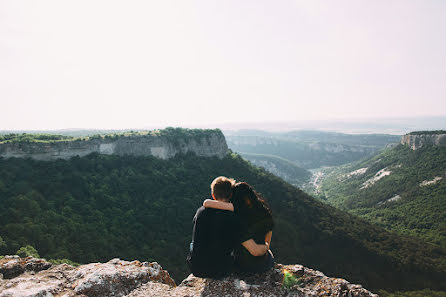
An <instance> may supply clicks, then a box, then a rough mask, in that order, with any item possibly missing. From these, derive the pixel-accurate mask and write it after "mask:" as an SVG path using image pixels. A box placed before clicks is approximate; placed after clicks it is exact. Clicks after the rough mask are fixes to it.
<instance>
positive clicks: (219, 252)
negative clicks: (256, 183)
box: [187, 176, 240, 278]
mask: <svg viewBox="0 0 446 297" xmlns="http://www.w3.org/2000/svg"><path fill="white" fill-rule="evenodd" d="M234 184H235V180H233V179H230V178H227V177H224V176H219V177H217V178H215V179H214V181H213V182H212V183H211V194H212V198H214V199H215V200H219V201H224V202H229V200H230V199H231V197H232V187H233V185H234ZM193 223H194V227H193V234H192V243H191V247H190V254H189V256H188V258H187V262H188V264H189V268H190V270H191V271H192V273H193V274H194V275H195V276H198V277H210V278H220V277H224V276H226V275H228V274H229V273H231V272H232V271H233V267H234V258H233V253H232V251H233V250H234V247H235V246H236V245H238V244H240V243H239V240H238V230H239V229H240V223H239V221H238V220H237V217H236V216H235V215H234V213H233V212H232V211H228V210H220V209H214V208H204V207H203V206H202V207H200V208H199V209H198V210H197V213H196V214H195V216H194V219H193Z"/></svg>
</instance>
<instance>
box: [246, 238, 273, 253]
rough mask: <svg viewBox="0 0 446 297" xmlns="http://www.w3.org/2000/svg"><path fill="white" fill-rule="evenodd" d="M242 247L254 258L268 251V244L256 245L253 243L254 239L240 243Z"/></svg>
mask: <svg viewBox="0 0 446 297" xmlns="http://www.w3.org/2000/svg"><path fill="white" fill-rule="evenodd" d="M242 245H243V246H244V247H245V249H247V250H248V252H249V253H250V254H251V255H253V256H254V257H258V256H263V255H264V254H266V252H267V251H268V250H269V244H268V243H265V244H257V243H256V242H255V241H254V239H252V238H251V239H248V240H246V241H244V242H242Z"/></svg>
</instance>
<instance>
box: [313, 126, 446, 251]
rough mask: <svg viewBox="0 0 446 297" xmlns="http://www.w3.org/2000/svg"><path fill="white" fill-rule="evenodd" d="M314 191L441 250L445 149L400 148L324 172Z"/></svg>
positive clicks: (445, 225)
mask: <svg viewBox="0 0 446 297" xmlns="http://www.w3.org/2000/svg"><path fill="white" fill-rule="evenodd" d="M411 135H425V133H411ZM433 135H438V133H437V134H433ZM403 139H404V138H403ZM417 143H419V142H417ZM320 192H321V193H320V197H321V198H323V199H326V201H327V202H328V203H330V204H332V205H334V206H337V207H339V208H342V209H346V210H349V211H351V212H352V213H355V214H358V215H361V216H363V217H365V218H367V219H368V220H369V221H371V222H374V223H378V224H380V225H381V226H383V227H386V228H387V229H389V230H395V231H398V232H400V233H403V234H411V235H416V236H420V237H422V238H424V239H427V240H430V241H432V242H435V243H437V244H440V245H442V246H444V247H446V147H443V146H438V145H434V144H433V143H431V144H426V143H425V144H424V145H423V146H420V147H417V148H414V147H409V146H408V145H403V144H400V145H398V146H396V147H394V148H390V149H387V150H385V151H383V152H382V153H380V154H378V155H376V156H374V157H371V158H369V159H366V160H363V161H360V162H356V163H352V164H349V165H344V166H341V167H337V168H331V169H327V170H325V172H324V177H323V178H322V183H321V184H320Z"/></svg>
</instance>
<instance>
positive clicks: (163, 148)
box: [0, 128, 228, 161]
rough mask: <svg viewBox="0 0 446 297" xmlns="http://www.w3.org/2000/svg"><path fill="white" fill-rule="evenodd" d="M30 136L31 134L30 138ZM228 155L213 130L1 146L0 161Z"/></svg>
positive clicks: (176, 130) (222, 139)
mask: <svg viewBox="0 0 446 297" xmlns="http://www.w3.org/2000/svg"><path fill="white" fill-rule="evenodd" d="M32 136H33V135H32V134H31V137H32ZM227 152H228V145H227V144H226V140H225V137H224V135H223V133H222V132H221V131H220V130H218V129H216V130H198V129H196V130H189V129H181V128H168V129H164V130H155V131H145V132H135V133H133V134H132V133H129V134H122V135H97V136H95V137H90V138H74V139H61V140H56V141H40V140H39V139H37V140H36V141H34V140H32V141H6V142H3V143H2V142H0V157H3V158H5V159H8V158H12V157H15V158H32V159H35V160H42V161H51V160H56V159H69V158H71V157H75V156H79V157H83V156H86V155H89V154H91V153H99V154H105V155H121V156H122V155H132V156H154V157H157V158H160V159H170V158H172V157H174V156H175V155H177V154H187V153H194V154H196V155H197V156H201V157H213V156H216V157H219V158H222V157H224V156H225V155H226V154H227Z"/></svg>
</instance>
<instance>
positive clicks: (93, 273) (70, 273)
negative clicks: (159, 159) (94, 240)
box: [0, 256, 378, 297]
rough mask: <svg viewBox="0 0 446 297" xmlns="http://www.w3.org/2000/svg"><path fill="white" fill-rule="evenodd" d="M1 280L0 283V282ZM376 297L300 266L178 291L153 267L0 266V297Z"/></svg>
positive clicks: (199, 282) (20, 261)
mask: <svg viewBox="0 0 446 297" xmlns="http://www.w3.org/2000/svg"><path fill="white" fill-rule="evenodd" d="M2 275H3V277H1V276H2ZM12 296H14V297H43V296H60V297H62V296H64V297H75V296H79V297H81V296H82V297H86V296H95V297H99V296H101V297H103V296H116V297H118V296H125V297H151V296H153V297H185V296H189V297H192V296H197V297H198V296H201V297H204V296H214V297H218V296H222V297H223V296H251V297H265V296H270V297H273V296H275V297H285V296H286V297H292V296H295V297H302V296H308V297H309V296H312V297H316V296H325V297H329V296H332V297H335V296H336V297H378V295H376V294H373V293H371V292H370V291H368V290H366V289H364V288H363V287H362V286H361V285H354V284H351V283H349V282H348V281H346V280H344V279H340V278H331V277H327V276H325V275H324V274H323V273H322V272H320V271H316V270H312V269H309V268H306V267H304V266H302V265H281V264H276V266H275V268H274V269H271V270H270V271H268V272H265V273H263V274H256V275H245V276H237V275H231V276H228V277H225V278H223V279H221V280H212V279H206V278H199V277H195V276H193V275H192V274H191V275H189V277H188V278H186V279H185V280H183V281H182V282H181V284H180V285H178V286H175V282H174V281H173V279H172V278H171V277H170V276H169V273H168V272H167V271H166V270H163V269H162V267H161V266H160V265H159V264H158V263H156V262H152V263H147V262H143V263H141V262H139V261H132V262H128V261H123V260H120V259H113V260H110V261H109V262H107V263H91V264H87V265H82V266H79V267H73V266H70V265H67V264H61V265H51V263H48V262H46V261H45V260H44V259H35V258H32V257H28V258H19V257H18V256H6V257H5V258H4V259H2V260H0V297H12Z"/></svg>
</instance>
